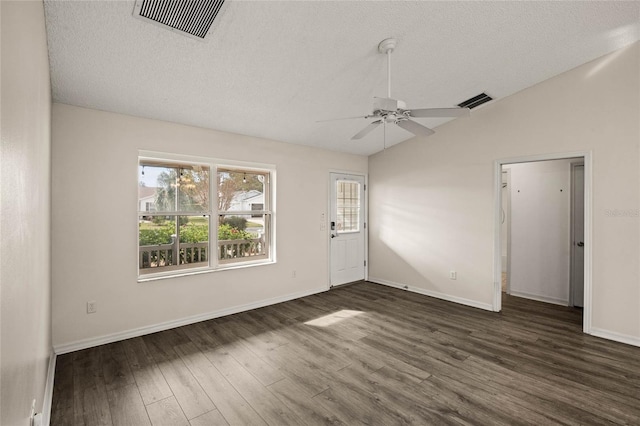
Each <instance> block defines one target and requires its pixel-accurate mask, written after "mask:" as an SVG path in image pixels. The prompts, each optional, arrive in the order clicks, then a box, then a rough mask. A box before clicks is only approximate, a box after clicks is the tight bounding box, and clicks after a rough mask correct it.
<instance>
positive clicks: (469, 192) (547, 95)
mask: <svg viewBox="0 0 640 426" xmlns="http://www.w3.org/2000/svg"><path fill="white" fill-rule="evenodd" d="M639 80H640V44H639V43H635V44H634V45H632V46H631V47H628V48H625V49H622V50H620V51H617V52H614V53H613V54H610V55H608V56H605V57H603V58H600V59H598V60H596V61H593V62H590V63H587V64H585V65H582V66H580V67H578V68H576V69H574V70H571V71H568V72H566V73H563V74H561V75H559V76H556V77H554V78H551V79H549V80H547V81H544V82H542V83H540V84H538V85H536V86H533V87H531V88H528V89H526V90H523V91H521V92H519V93H517V94H515V95H513V96H510V97H508V98H505V99H501V100H498V101H497V102H494V103H493V104H490V105H486V106H485V107H482V108H480V109H478V110H474V111H472V113H471V117H470V118H466V119H458V120H455V121H452V122H450V123H447V124H446V125H444V126H441V127H439V128H438V129H437V133H436V134H435V135H433V136H431V137H429V138H426V139H422V140H420V139H413V140H411V141H408V142H405V143H402V144H400V145H397V146H395V147H393V148H391V149H388V150H386V151H385V152H382V153H379V154H377V155H374V156H372V157H370V161H369V173H370V184H371V185H370V187H371V192H370V224H371V227H370V235H369V238H370V239H369V241H370V247H369V256H370V265H371V267H370V277H371V279H372V280H378V281H384V282H387V283H397V284H402V285H409V286H411V287H414V288H416V289H418V290H425V291H427V292H432V293H439V294H443V295H446V296H448V297H450V298H458V299H462V300H466V301H471V302H472V303H475V304H477V305H482V306H484V307H487V306H490V305H491V303H492V295H493V288H494V277H493V253H494V247H493V243H494V182H493V179H494V161H495V160H496V159H505V158H513V157H521V156H529V155H541V154H549V153H563V152H574V151H591V152H592V155H593V228H592V229H593V293H592V294H593V310H592V315H593V323H592V325H593V328H594V331H598V332H600V333H601V334H602V332H604V333H608V334H609V335H612V336H615V335H619V336H618V337H622V338H623V339H626V340H627V341H632V342H635V343H636V344H640V279H639V262H638V259H639V258H640V245H639V236H640V218H638V217H637V216H635V217H633V216H629V217H612V216H607V215H606V210H607V209H624V210H628V209H638V208H639V207H640V203H639V201H640V197H639V195H640V168H639V160H640V156H639V148H640V105H639V104H640V83H639ZM450 269H455V270H457V271H458V279H457V280H455V281H453V280H450V279H449V278H448V273H449V270H450Z"/></svg>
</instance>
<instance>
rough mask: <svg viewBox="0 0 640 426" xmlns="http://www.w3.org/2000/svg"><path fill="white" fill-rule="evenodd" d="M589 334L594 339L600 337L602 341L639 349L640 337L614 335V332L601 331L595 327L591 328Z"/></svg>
mask: <svg viewBox="0 0 640 426" xmlns="http://www.w3.org/2000/svg"><path fill="white" fill-rule="evenodd" d="M589 334H591V335H592V336H594V337H600V338H602V339H607V340H613V341H615V342H620V343H625V344H627V345H632V346H638V347H640V337H636V336H629V335H626V334H622V333H616V332H615V331H609V330H603V329H601V328H595V327H591V333H589Z"/></svg>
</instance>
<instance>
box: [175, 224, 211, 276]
mask: <svg viewBox="0 0 640 426" xmlns="http://www.w3.org/2000/svg"><path fill="white" fill-rule="evenodd" d="M179 221H180V258H179V259H178V262H179V265H190V266H194V267H200V266H207V265H208V264H209V216H179Z"/></svg>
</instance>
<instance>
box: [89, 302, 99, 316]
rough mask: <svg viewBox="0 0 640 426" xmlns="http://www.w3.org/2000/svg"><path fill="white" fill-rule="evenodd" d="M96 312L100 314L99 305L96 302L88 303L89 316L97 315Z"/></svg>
mask: <svg viewBox="0 0 640 426" xmlns="http://www.w3.org/2000/svg"><path fill="white" fill-rule="evenodd" d="M96 312H98V304H97V302H96V301H95V300H91V301H89V302H87V313H88V314H95V313H96Z"/></svg>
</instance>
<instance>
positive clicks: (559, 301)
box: [509, 288, 569, 306]
mask: <svg viewBox="0 0 640 426" xmlns="http://www.w3.org/2000/svg"><path fill="white" fill-rule="evenodd" d="M509 294H510V295H511V296H516V297H522V298H524V299H531V300H537V301H538V302H545V303H552V304H554V305H561V306H569V301H568V300H563V299H557V298H555V297H547V296H540V295H538V294H531V293H525V292H523V291H516V290H514V289H513V288H512V289H511V292H510V293H509Z"/></svg>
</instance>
